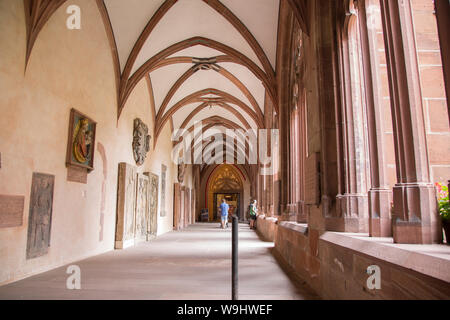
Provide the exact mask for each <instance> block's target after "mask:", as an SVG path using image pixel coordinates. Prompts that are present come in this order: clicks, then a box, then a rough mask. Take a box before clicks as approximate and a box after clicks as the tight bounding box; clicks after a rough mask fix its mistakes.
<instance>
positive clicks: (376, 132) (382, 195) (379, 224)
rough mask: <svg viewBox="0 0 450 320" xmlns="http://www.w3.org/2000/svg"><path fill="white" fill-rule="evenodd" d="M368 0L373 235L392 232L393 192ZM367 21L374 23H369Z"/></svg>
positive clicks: (364, 25)
mask: <svg viewBox="0 0 450 320" xmlns="http://www.w3.org/2000/svg"><path fill="white" fill-rule="evenodd" d="M366 2H368V0H359V1H358V2H357V5H358V17H359V20H360V21H359V22H360V23H359V28H360V34H361V51H362V63H363V70H364V88H365V92H366V106H367V127H368V138H369V152H370V154H369V160H370V177H371V179H370V180H371V188H370V190H369V233H370V236H372V237H390V236H392V228H391V217H390V216H391V214H390V210H391V207H390V204H391V198H392V192H391V190H390V188H389V183H388V181H387V175H386V161H385V147H384V139H383V132H384V128H383V113H382V101H381V97H382V90H381V88H380V83H381V82H380V75H379V72H378V70H379V68H378V66H379V61H378V47H377V33H376V29H375V28H374V27H375V26H374V25H373V24H374V23H375V22H376V21H377V20H378V21H379V19H377V18H378V17H376V16H369V17H368V14H369V15H375V12H373V11H372V12H370V13H368V12H367V11H366V8H367V4H366ZM368 22H369V23H371V24H372V25H369V26H368Z"/></svg>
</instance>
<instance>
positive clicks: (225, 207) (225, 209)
mask: <svg viewBox="0 0 450 320" xmlns="http://www.w3.org/2000/svg"><path fill="white" fill-rule="evenodd" d="M228 209H230V206H229V205H228V204H227V202H226V200H225V199H222V203H221V204H220V212H221V215H222V229H225V225H226V224H227V222H228Z"/></svg>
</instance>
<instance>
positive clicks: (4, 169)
mask: <svg viewBox="0 0 450 320" xmlns="http://www.w3.org/2000/svg"><path fill="white" fill-rule="evenodd" d="M71 4H76V5H78V6H80V8H81V12H82V25H81V26H82V28H81V30H69V29H67V28H66V19H67V17H68V15H67V14H66V12H65V10H66V8H67V6H69V5H71ZM25 52H26V24H25V16H24V8H23V1H18V0H17V1H11V0H0V91H1V93H2V94H1V95H0V115H1V116H0V153H1V168H0V194H2V195H22V196H24V197H25V203H24V212H23V223H22V225H21V226H19V227H12V228H0V284H5V283H8V282H11V281H15V280H18V279H21V278H24V277H27V276H29V275H32V274H36V273H39V272H43V271H45V270H48V269H52V268H54V267H57V266H61V265H64V264H67V263H71V262H73V261H77V260H79V259H82V258H85V257H88V256H92V255H96V254H99V253H103V252H106V251H109V250H112V249H113V247H114V236H115V219H116V199H117V175H118V163H119V162H127V163H129V164H134V163H135V162H134V159H133V154H132V146H131V143H132V135H133V120H134V119H135V118H136V117H139V118H141V119H142V120H143V121H144V122H145V123H146V124H147V125H148V126H149V128H150V131H151V132H150V134H151V135H152V136H153V132H152V131H153V118H152V112H151V101H150V95H149V93H148V88H147V83H146V81H145V79H144V80H143V81H141V82H140V83H139V84H138V85H137V87H136V89H135V90H134V91H133V93H132V94H131V96H130V98H129V100H128V102H127V105H126V106H125V108H124V111H123V112H122V115H121V117H120V120H119V121H117V102H116V101H117V98H116V87H115V86H116V84H115V73H114V67H113V59H112V54H111V49H110V45H109V42H108V37H107V34H106V31H105V28H104V25H103V21H102V18H101V16H100V12H99V10H98V8H97V4H96V2H95V1H91V0H76V1H68V2H67V3H66V4H65V5H63V6H62V7H60V8H59V9H58V10H57V11H56V13H55V14H54V15H53V16H52V17H51V18H50V20H49V21H48V23H47V24H46V25H45V26H44V28H43V29H42V31H41V33H40V34H39V37H38V38H37V40H36V43H35V46H34V49H33V51H32V54H31V57H30V60H29V63H28V66H27V68H26V72H25ZM71 108H75V109H77V110H79V111H80V112H82V113H85V114H86V115H87V116H89V117H90V118H92V119H93V120H94V121H96V122H97V131H96V146H95V157H94V159H95V161H94V168H95V169H94V171H92V172H91V173H90V174H89V175H88V180H87V184H80V183H74V182H68V181H67V169H66V166H65V155H66V147H67V134H68V133H67V132H68V124H69V115H70V109H71ZM170 135H171V134H170V126H169V125H167V126H166V127H165V128H164V131H163V133H162V134H161V136H160V138H159V141H158V143H157V144H156V147H155V149H154V150H151V151H150V153H149V155H148V157H147V160H146V162H145V163H144V165H142V166H141V167H140V168H139V172H147V171H151V172H153V173H155V174H157V175H158V176H159V177H160V179H161V163H164V164H165V165H166V166H167V180H166V181H167V183H166V203H165V206H166V211H167V215H166V217H164V218H162V217H160V216H159V208H158V234H162V233H165V232H167V231H170V230H172V202H173V192H172V189H173V187H172V184H173V181H174V179H176V166H174V165H173V164H172V162H171V158H170V150H171V141H170ZM103 151H104V152H103ZM100 152H101V153H100ZM33 172H41V173H47V174H52V175H54V176H55V189H54V198H53V214H52V226H51V244H50V248H49V251H48V254H46V255H44V256H41V257H38V258H35V259H31V260H27V259H26V244H27V230H28V214H29V198H30V191H31V181H32V174H33ZM160 183H161V181H160ZM160 195H161V191H160V192H159V196H160ZM101 212H103V217H102V214H101Z"/></svg>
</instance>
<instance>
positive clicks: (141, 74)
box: [103, 0, 280, 139]
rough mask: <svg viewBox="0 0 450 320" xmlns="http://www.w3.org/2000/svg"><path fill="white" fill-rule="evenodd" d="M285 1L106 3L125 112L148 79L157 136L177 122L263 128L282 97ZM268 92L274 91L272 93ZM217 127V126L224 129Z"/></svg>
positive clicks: (105, 0)
mask: <svg viewBox="0 0 450 320" xmlns="http://www.w3.org/2000/svg"><path fill="white" fill-rule="evenodd" d="M279 5H280V3H279V0H245V1H242V0H221V1H219V0H178V1H177V0H166V1H163V0H152V1H148V0H128V1H123V0H103V6H104V8H105V10H106V13H107V16H108V19H109V21H110V26H111V31H112V34H113V36H114V45H115V46H116V48H117V57H116V58H117V60H118V69H119V74H120V80H119V82H120V85H119V87H120V90H119V114H120V112H121V111H122V109H123V108H124V107H125V105H126V101H127V98H128V96H129V95H130V93H131V92H132V90H133V88H134V87H135V86H136V84H137V83H138V82H139V81H141V80H142V79H143V78H145V77H147V80H148V81H149V84H150V86H151V91H152V96H153V100H154V111H155V120H156V122H155V138H156V139H157V138H158V136H159V134H160V133H161V131H162V129H163V127H164V126H165V125H166V124H167V123H168V122H172V123H173V126H174V128H186V129H188V128H191V127H192V126H193V124H194V123H195V122H196V121H200V120H201V121H205V120H207V122H208V123H211V122H213V123H214V121H215V122H217V128H224V127H223V126H222V124H223V123H221V122H222V121H221V119H227V120H228V121H230V122H231V123H233V124H234V125H235V127H238V128H242V129H247V128H253V129H257V128H262V127H263V126H264V104H265V99H266V97H269V98H270V99H271V100H272V101H273V102H274V103H275V102H276V90H275V87H274V83H275V73H274V68H275V61H276V48H277V32H278V11H279ZM266 93H267V95H266ZM217 128H216V129H217Z"/></svg>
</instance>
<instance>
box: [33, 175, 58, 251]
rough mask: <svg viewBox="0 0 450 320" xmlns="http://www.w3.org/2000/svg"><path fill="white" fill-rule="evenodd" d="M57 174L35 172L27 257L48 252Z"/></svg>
mask: <svg viewBox="0 0 450 320" xmlns="http://www.w3.org/2000/svg"><path fill="white" fill-rule="evenodd" d="M54 185H55V176H53V175H48V174H43V173H33V179H32V183H31V195H30V211H29V218H28V239H27V259H32V258H36V257H39V256H42V255H45V254H47V253H48V248H49V247H50V231H51V224H52V209H53V190H54Z"/></svg>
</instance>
